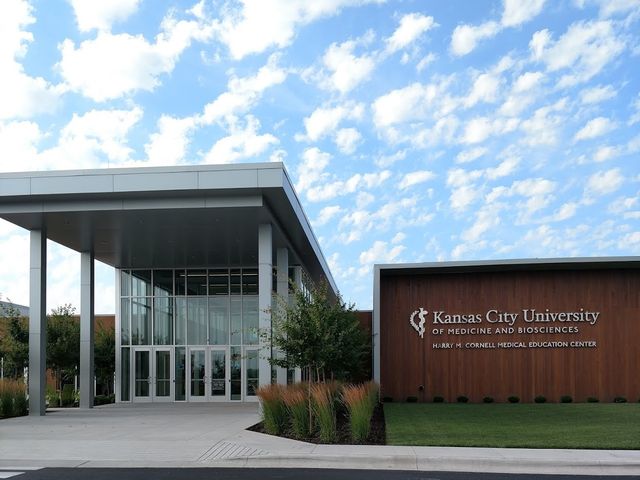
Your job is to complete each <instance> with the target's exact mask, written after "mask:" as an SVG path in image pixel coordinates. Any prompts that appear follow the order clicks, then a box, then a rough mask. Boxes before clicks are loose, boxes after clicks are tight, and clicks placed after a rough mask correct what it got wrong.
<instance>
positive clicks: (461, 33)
mask: <svg viewBox="0 0 640 480" xmlns="http://www.w3.org/2000/svg"><path fill="white" fill-rule="evenodd" d="M499 31H500V25H499V24H498V23H497V22H486V23H483V24H481V25H478V26H473V25H458V26H457V27H456V28H455V30H454V31H453V34H452V35H451V53H453V54H454V55H455V56H457V57H461V56H463V55H467V54H468V53H471V52H472V51H473V50H474V49H475V48H476V45H477V44H478V42H479V41H480V40H484V39H486V38H491V37H494V36H495V35H496V34H497V33H498V32H499Z"/></svg>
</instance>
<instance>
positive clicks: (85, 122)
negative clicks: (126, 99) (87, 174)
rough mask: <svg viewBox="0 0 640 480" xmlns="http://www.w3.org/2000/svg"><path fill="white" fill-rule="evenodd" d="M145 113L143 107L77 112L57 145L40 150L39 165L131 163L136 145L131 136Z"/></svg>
mask: <svg viewBox="0 0 640 480" xmlns="http://www.w3.org/2000/svg"><path fill="white" fill-rule="evenodd" d="M142 114H143V112H142V109H140V108H139V107H134V108H132V109H131V110H91V111H89V112H87V113H84V114H82V115H78V114H73V118H72V119H71V121H70V122H69V123H68V124H67V125H66V126H65V127H64V128H63V129H62V130H61V132H60V136H59V139H58V143H57V145H55V146H54V147H52V148H49V149H47V150H44V151H42V152H41V153H40V155H39V158H38V166H39V168H42V169H46V168H52V169H71V168H96V167H101V166H105V165H106V164H110V165H112V166H113V165H125V164H127V163H129V162H130V157H131V154H132V153H133V149H132V148H131V147H129V146H128V144H127V138H128V135H129V132H130V130H131V129H132V128H133V127H134V126H135V125H136V124H137V123H138V122H139V121H140V119H141V118H142Z"/></svg>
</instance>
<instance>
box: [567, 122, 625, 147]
mask: <svg viewBox="0 0 640 480" xmlns="http://www.w3.org/2000/svg"><path fill="white" fill-rule="evenodd" d="M614 128H615V123H614V122H612V121H611V120H609V119H608V118H605V117H596V118H594V119H592V120H589V121H588V122H587V124H586V125H585V126H584V127H582V128H581V129H580V130H578V132H577V133H576V134H575V136H574V137H573V139H574V141H576V142H577V141H580V140H588V139H591V138H596V137H600V136H602V135H604V134H605V133H609V132H610V131H611V130H613V129H614Z"/></svg>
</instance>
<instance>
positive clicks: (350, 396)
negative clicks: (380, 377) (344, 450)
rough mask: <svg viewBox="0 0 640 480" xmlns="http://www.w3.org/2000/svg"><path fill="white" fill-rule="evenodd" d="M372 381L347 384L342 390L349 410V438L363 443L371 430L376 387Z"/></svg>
mask: <svg viewBox="0 0 640 480" xmlns="http://www.w3.org/2000/svg"><path fill="white" fill-rule="evenodd" d="M372 385H375V384H372V382H369V383H365V384H363V385H347V386H346V387H344V389H343V390H342V399H343V401H344V404H345V405H346V407H347V410H348V412H349V426H350V428H351V438H352V439H353V441H354V442H356V443H363V442H364V441H365V440H366V439H367V437H368V436H369V432H370V431H371V417H373V410H374V409H375V406H376V404H375V402H374V400H373V399H374V398H375V396H374V393H373V392H376V391H377V387H374V386H372Z"/></svg>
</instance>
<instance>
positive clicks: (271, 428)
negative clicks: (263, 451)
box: [256, 384, 288, 435]
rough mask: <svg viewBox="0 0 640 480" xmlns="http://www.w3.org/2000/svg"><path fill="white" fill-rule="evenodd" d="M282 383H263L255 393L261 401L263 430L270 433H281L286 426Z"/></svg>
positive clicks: (286, 417)
mask: <svg viewBox="0 0 640 480" xmlns="http://www.w3.org/2000/svg"><path fill="white" fill-rule="evenodd" d="M283 392H284V388H283V387H282V385H278V384H272V385H265V386H262V387H260V388H258V390H256V394H257V395H258V397H259V398H260V400H261V403H262V421H263V423H264V430H265V432H267V433H269V434H271V435H281V434H282V432H284V430H285V428H286V426H287V420H288V415H287V407H286V405H285V403H284V399H283Z"/></svg>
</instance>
